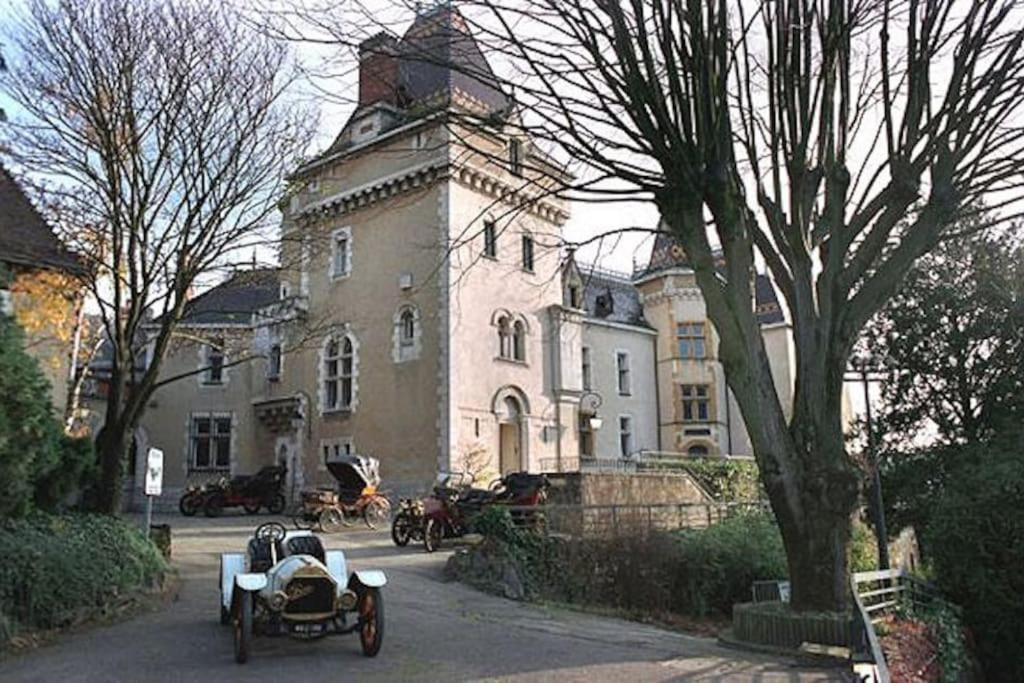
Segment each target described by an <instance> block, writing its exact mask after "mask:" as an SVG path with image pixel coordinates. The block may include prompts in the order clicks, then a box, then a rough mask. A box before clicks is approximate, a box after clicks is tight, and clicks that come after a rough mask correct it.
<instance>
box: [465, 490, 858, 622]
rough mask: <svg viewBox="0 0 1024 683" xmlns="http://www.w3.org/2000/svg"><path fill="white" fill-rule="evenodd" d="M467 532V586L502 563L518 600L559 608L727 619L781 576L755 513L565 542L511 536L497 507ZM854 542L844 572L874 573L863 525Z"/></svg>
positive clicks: (778, 551) (773, 544)
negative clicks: (474, 540) (478, 539)
mask: <svg viewBox="0 0 1024 683" xmlns="http://www.w3.org/2000/svg"><path fill="white" fill-rule="evenodd" d="M474 526H475V530H476V531H477V532H479V533H481V534H483V535H484V536H485V537H486V538H487V542H486V543H485V544H484V545H483V546H482V547H480V548H477V549H475V550H474V551H473V552H474V553H478V554H481V555H486V558H484V559H485V560H486V561H485V562H481V563H477V566H478V567H479V566H483V567H484V568H485V571H484V573H486V574H487V576H486V577H482V578H483V580H481V581H473V580H472V578H470V582H471V583H476V584H477V585H480V586H481V587H484V588H485V589H487V588H488V586H491V585H493V584H494V581H495V579H496V578H500V577H495V576H493V574H500V571H499V570H500V568H501V567H502V565H503V564H504V563H506V562H511V563H513V564H514V565H515V566H516V567H517V571H518V574H519V576H520V577H521V579H522V580H523V583H524V586H525V589H526V592H527V595H529V596H532V597H535V598H541V599H548V600H555V601H558V602H568V603H580V604H591V605H602V606H608V607H615V608H621V609H626V610H632V611H647V612H664V611H671V612H676V613H679V614H689V615H694V616H707V615H709V614H714V613H717V614H721V615H728V614H729V613H730V612H731V610H732V606H733V604H735V603H738V602H746V601H749V600H750V597H751V586H752V584H753V582H754V581H757V580H764V579H769V580H770V579H785V578H786V575H787V571H786V556H785V552H784V550H783V546H782V537H781V535H780V534H779V530H778V527H777V526H776V524H775V521H774V519H773V518H772V517H771V516H770V515H768V514H766V513H764V512H742V513H735V514H733V515H731V516H729V517H727V518H726V519H725V520H723V521H722V522H719V523H718V524H715V525H713V526H710V527H708V528H705V529H691V530H686V531H680V532H676V533H652V534H622V535H619V536H615V537H612V538H583V539H573V540H567V539H564V538H548V537H544V536H542V535H539V534H535V533H531V532H530V531H527V530H524V529H519V528H517V527H516V526H515V525H514V524H513V523H512V519H511V517H510V516H509V514H508V511H507V510H504V509H501V508H492V509H489V510H486V511H484V513H482V514H481V515H480V516H479V517H477V518H476V520H475V525H474ZM853 541H854V542H853V543H852V544H851V560H852V568H853V569H854V570H855V571H859V570H864V569H873V568H875V566H876V562H877V558H876V555H875V546H874V541H873V537H872V536H871V533H870V532H869V531H868V530H867V528H866V527H864V525H863V524H860V523H858V524H856V525H855V527H854V535H853ZM466 566H473V563H472V562H468V563H466ZM477 578H481V577H477Z"/></svg>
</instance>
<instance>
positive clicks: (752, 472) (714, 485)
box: [679, 458, 767, 502]
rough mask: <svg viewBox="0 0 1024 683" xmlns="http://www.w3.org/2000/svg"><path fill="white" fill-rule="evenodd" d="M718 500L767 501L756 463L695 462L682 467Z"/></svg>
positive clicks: (732, 461) (747, 461)
mask: <svg viewBox="0 0 1024 683" xmlns="http://www.w3.org/2000/svg"><path fill="white" fill-rule="evenodd" d="M679 467H680V469H683V470H685V471H686V472H687V473H688V474H689V475H690V476H691V477H693V478H694V479H695V480H697V483H698V484H700V485H701V486H702V487H703V488H704V490H706V491H707V492H708V493H710V494H711V495H712V496H714V498H715V499H716V500H720V501H724V502H744V501H747V502H753V501H762V500H765V499H766V498H767V495H766V494H765V491H764V487H763V486H762V485H761V478H760V474H759V472H758V469H757V463H755V462H754V461H753V460H724V459H723V460H717V459H710V458H692V459H690V460H687V461H686V462H685V463H683V464H680V465H679Z"/></svg>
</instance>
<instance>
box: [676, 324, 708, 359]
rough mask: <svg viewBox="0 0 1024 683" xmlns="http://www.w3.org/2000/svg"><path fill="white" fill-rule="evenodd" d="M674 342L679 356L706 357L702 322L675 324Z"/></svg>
mask: <svg viewBox="0 0 1024 683" xmlns="http://www.w3.org/2000/svg"><path fill="white" fill-rule="evenodd" d="M676 343H677V345H678V348H679V357H680V358H692V359H694V360H700V359H703V358H707V348H706V347H707V342H706V338H705V336H704V323H702V322H684V323H679V324H678V325H676Z"/></svg>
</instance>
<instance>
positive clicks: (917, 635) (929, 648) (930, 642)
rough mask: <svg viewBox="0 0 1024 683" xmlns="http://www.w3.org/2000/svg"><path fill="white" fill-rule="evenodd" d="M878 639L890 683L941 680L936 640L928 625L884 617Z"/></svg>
mask: <svg viewBox="0 0 1024 683" xmlns="http://www.w3.org/2000/svg"><path fill="white" fill-rule="evenodd" d="M879 626H880V628H879V630H880V631H882V632H884V633H885V635H883V636H881V637H880V638H879V641H880V643H881V645H882V651H883V652H884V653H885V662H886V664H888V665H889V675H890V676H891V678H892V681H893V683H933V682H935V681H939V680H940V679H941V675H942V670H941V668H940V667H939V660H938V651H937V649H936V646H935V639H934V637H933V634H932V632H931V629H930V628H929V627H928V625H927V624H925V623H924V622H921V621H916V620H913V619H897V618H896V617H892V616H890V617H886V618H885V619H884V620H883V621H882V622H881V624H880V625H879Z"/></svg>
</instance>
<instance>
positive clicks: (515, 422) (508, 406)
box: [498, 396, 523, 476]
mask: <svg viewBox="0 0 1024 683" xmlns="http://www.w3.org/2000/svg"><path fill="white" fill-rule="evenodd" d="M521 415H522V410H521V409H520V407H519V401H517V400H516V399H514V398H512V397H511V396H510V397H508V398H506V399H505V414H504V415H503V416H502V418H503V419H502V421H501V422H500V423H499V425H498V440H499V443H498V466H499V467H500V468H501V474H502V476H504V475H506V474H508V473H509V472H519V471H520V470H522V469H523V461H522V457H521V456H520V450H521V447H522V444H521V443H520V433H521V429H520V427H521V424H520V416H521Z"/></svg>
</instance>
